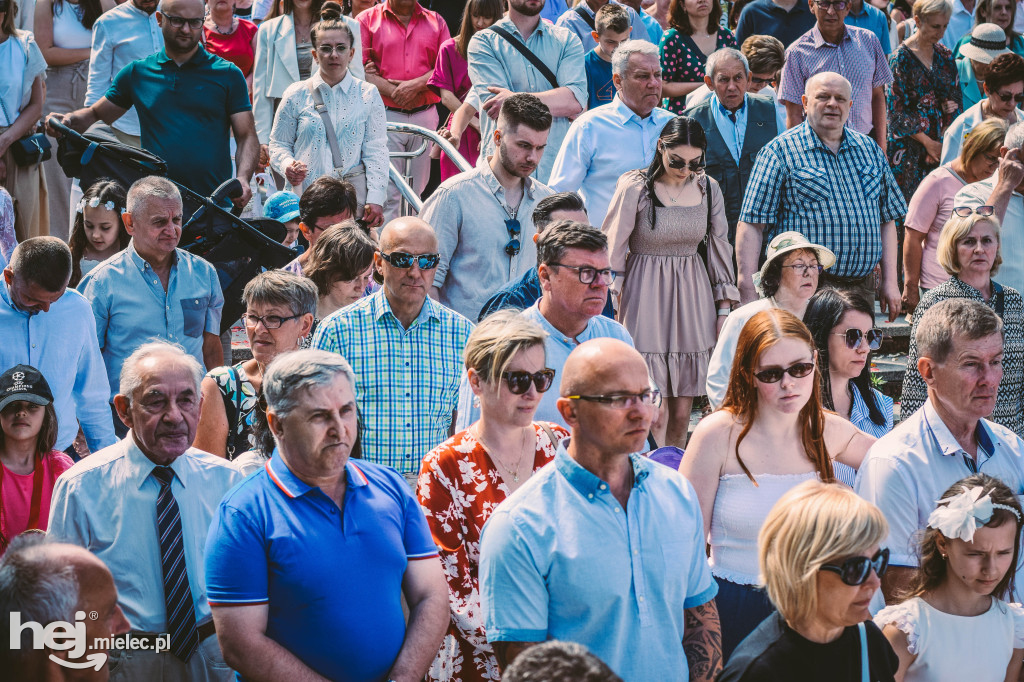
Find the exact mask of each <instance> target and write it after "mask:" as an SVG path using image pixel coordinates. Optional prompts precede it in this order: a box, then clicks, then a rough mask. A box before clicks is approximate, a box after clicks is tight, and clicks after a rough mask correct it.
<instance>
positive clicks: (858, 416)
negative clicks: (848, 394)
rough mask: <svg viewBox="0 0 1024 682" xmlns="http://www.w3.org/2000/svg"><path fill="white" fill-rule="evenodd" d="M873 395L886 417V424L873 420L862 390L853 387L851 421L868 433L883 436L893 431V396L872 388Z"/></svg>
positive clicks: (878, 436) (877, 436)
mask: <svg viewBox="0 0 1024 682" xmlns="http://www.w3.org/2000/svg"><path fill="white" fill-rule="evenodd" d="M871 395H873V396H874V397H875V404H877V405H878V408H879V410H881V412H882V416H883V417H885V423H884V424H876V423H875V422H873V421H871V413H870V411H868V404H867V403H866V402H864V398H862V397H861V395H860V391H858V390H857V389H853V404H852V405H850V422H851V423H852V424H853V425H854V426H856V427H857V428H858V429H860V430H861V431H863V432H864V433H866V434H869V435H871V436H874V437H875V438H881V437H882V436H884V435H885V434H887V433H889V432H890V431H892V398H890V397H889V396H887V395H885V394H884V393H880V392H878V391H876V390H875V389H871Z"/></svg>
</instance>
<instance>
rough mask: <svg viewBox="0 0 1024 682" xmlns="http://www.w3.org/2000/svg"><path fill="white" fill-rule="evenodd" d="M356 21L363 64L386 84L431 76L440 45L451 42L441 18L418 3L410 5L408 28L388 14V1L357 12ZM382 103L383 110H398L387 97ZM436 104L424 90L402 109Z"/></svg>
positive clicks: (446, 27)
mask: <svg viewBox="0 0 1024 682" xmlns="http://www.w3.org/2000/svg"><path fill="white" fill-rule="evenodd" d="M356 20H357V21H358V22H359V27H360V34H361V36H362V39H363V63H364V64H365V63H367V62H373V63H374V64H375V65H376V66H377V71H378V72H379V73H380V76H381V78H387V79H389V80H396V81H408V80H413V79H415V78H419V77H420V76H422V75H423V74H425V73H433V72H434V65H435V63H436V62H437V53H438V52H440V51H441V44H442V43H444V42H445V41H446V40H448V39H449V38H451V34H450V33H449V32H448V24H446V23H444V19H442V18H441V15H440V14H438V13H437V12H432V11H430V10H428V9H424V8H423V7H422V6H421V5H420V4H419V3H418V2H417V3H416V4H414V5H413V10H412V19H411V20H410V21H409V25H408V26H406V25H405V24H403V23H402V21H401V19H399V18H398V15H397V14H395V13H394V12H393V11H391V6H390V2H389V1H388V0H385V1H384V2H382V3H380V4H379V5H374V6H373V7H371V8H370V9H368V10H364V11H362V12H360V13H359V16H358V17H356ZM383 99H384V105H385V106H388V107H398V105H397V104H395V101H394V100H393V99H391V98H390V97H383ZM440 101H441V99H440V98H439V97H438V96H437V95H435V94H434V93H433V92H431V91H430V90H426V91H424V92H423V94H421V95H419V96H418V97H417V98H416V99H415V100H413V101H412V102H410V103H409V104H407V105H406V106H405V107H402V108H404V109H416V108H417V107H421V106H425V105H427V104H434V103H436V102H440Z"/></svg>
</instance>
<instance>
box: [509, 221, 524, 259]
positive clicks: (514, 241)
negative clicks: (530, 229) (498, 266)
mask: <svg viewBox="0 0 1024 682" xmlns="http://www.w3.org/2000/svg"><path fill="white" fill-rule="evenodd" d="M505 229H506V230H508V237H509V239H508V243H507V244H505V253H507V254H508V255H509V256H515V255H517V254H518V253H519V250H520V249H521V248H522V246H521V244H520V243H519V235H520V234H522V232H523V228H522V226H521V225H520V224H519V221H518V220H516V219H515V218H507V219H506V220H505Z"/></svg>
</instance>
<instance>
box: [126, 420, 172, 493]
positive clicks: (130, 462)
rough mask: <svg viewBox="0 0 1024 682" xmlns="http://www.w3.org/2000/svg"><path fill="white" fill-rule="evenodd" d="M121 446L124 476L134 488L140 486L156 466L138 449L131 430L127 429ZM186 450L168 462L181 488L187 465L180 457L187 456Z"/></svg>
mask: <svg viewBox="0 0 1024 682" xmlns="http://www.w3.org/2000/svg"><path fill="white" fill-rule="evenodd" d="M121 447H122V448H124V453H125V455H124V462H125V467H126V468H127V472H126V473H127V476H126V478H127V479H128V480H129V481H131V482H132V483H134V484H135V488H136V490H137V489H139V488H141V487H142V484H143V483H145V482H146V480H147V479H148V478H149V477H150V476H151V475H152V473H153V468H154V467H155V466H157V465H156V464H154V463H153V460H151V459H150V458H149V457H146V454H145V453H144V452H142V450H140V449H139V446H138V445H137V444H136V443H135V434H134V432H132V431H131V430H129V431H128V435H126V436H125V437H124V440H122V441H121ZM188 456H189V454H188V450H186V451H185V452H183V453H181V455H179V456H178V457H176V458H175V459H174V461H173V462H171V463H170V465H169V467H170V469H171V470H172V471H173V472H174V477H175V478H177V479H178V482H179V483H180V484H181V487H182V488H185V487H187V485H188V480H187V479H188V472H187V467H185V466H184V464H182V461H181V460H182V459H183V458H185V457H188Z"/></svg>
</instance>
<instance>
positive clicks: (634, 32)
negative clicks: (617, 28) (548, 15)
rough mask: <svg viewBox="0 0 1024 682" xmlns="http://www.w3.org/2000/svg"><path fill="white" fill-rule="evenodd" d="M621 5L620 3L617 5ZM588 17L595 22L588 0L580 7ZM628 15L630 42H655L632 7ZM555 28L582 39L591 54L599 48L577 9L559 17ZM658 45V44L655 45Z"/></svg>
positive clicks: (581, 42)
mask: <svg viewBox="0 0 1024 682" xmlns="http://www.w3.org/2000/svg"><path fill="white" fill-rule="evenodd" d="M616 4H619V3H616ZM578 6H579V7H580V8H581V9H582V10H583V11H584V12H586V13H587V15H588V16H589V17H590V20H591V21H594V15H595V14H596V13H595V12H594V10H592V9H590V7H588V6H587V3H586V0H581V2H580V4H579V5H578ZM623 7H625V8H626V13H627V14H629V39H630V40H646V41H647V42H653V41H652V40H651V38H650V36H649V35H648V34H647V27H646V26H645V25H644V22H643V21H642V20H641V19H640V17H639V15H637V12H636V10H634V9H633V8H632V7H626V5H623ZM555 26H562V27H564V28H567V29H569V30H570V31H572V32H573V34H574V35H575V36H576V37H577V38H579V39H580V44H582V45H583V51H584V52H589V51H590V50H593V49H594V48H595V47H597V41H596V40H594V36H593V33H592V32H593V30H594V29H592V28H590V25H589V24H588V23H587V22H586V21H584V19H583V17H581V16H580V15H579V14H577V12H576V9H575V8H571V9H568V10H566V11H565V12H563V13H562V16H560V17H558V21H556V22H555ZM654 44H655V45H657V44H658V43H654Z"/></svg>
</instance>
